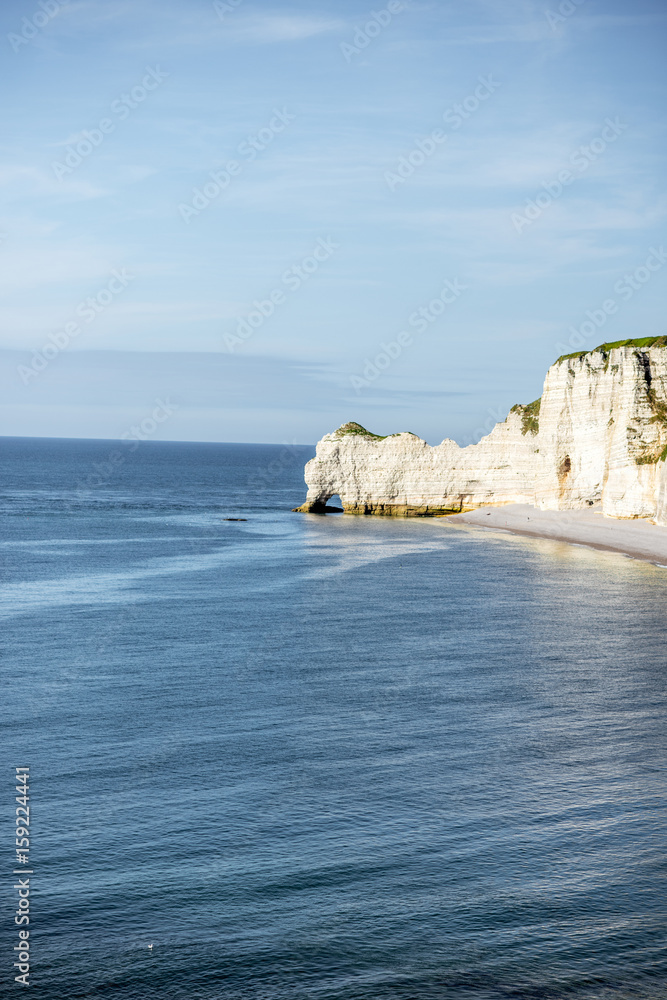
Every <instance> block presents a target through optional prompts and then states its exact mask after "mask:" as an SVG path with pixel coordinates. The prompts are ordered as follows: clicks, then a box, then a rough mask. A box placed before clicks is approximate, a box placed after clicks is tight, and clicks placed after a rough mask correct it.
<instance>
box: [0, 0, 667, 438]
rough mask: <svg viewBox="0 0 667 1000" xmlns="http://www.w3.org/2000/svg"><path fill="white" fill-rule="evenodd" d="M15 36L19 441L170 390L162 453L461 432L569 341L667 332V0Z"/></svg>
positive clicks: (267, 18) (100, 7) (4, 211)
mask: <svg viewBox="0 0 667 1000" xmlns="http://www.w3.org/2000/svg"><path fill="white" fill-rule="evenodd" d="M0 22H1V24H0V44H3V45H4V49H5V52H4V58H3V60H2V78H3V83H4V88H5V95H4V100H3V102H2V111H1V112H0V113H1V114H2V117H3V119H4V121H3V129H2V135H3V137H4V138H3V143H2V156H1V161H0V177H1V178H2V181H3V184H2V192H3V193H2V199H3V200H2V206H0V255H1V259H2V265H3V266H2V269H1V271H0V281H1V282H2V285H3V288H2V291H3V295H2V305H1V306H0V327H1V334H2V340H1V342H0V348H1V350H0V385H1V386H2V396H1V398H2V404H1V405H2V414H1V419H2V426H1V430H2V433H4V434H19V435H20V434H26V435H49V436H51V435H55V436H71V437H119V436H121V435H122V434H123V433H124V432H125V431H127V429H128V427H129V426H131V425H132V424H133V423H134V422H136V421H137V420H138V419H141V418H144V417H145V416H146V415H148V414H150V412H151V411H152V409H153V407H154V406H155V405H156V403H155V400H156V399H158V398H165V397H169V399H170V400H171V401H172V403H173V413H172V415H171V416H170V418H169V420H165V421H164V422H162V423H161V424H160V426H159V427H158V428H157V431H156V432H155V436H156V437H162V438H165V439H184V440H188V439H189V440H219V441H265V442H279V443H280V442H293V441H298V442H314V441H315V440H316V439H317V438H318V437H320V436H321V435H322V434H323V433H325V432H326V431H328V430H332V429H333V428H334V427H336V426H338V425H339V424H341V423H343V422H344V421H346V420H348V419H356V420H359V421H360V422H362V423H364V424H365V425H366V426H369V427H370V428H371V429H372V430H374V431H376V432H378V433H391V432H393V431H395V430H403V429H406V430H408V429H409V430H412V431H414V432H416V433H418V434H420V435H422V436H423V437H425V438H426V439H427V440H428V441H430V442H431V443H437V442H439V441H440V440H442V439H443V438H444V437H454V438H455V439H457V440H459V441H460V442H467V441H470V440H474V439H477V438H478V437H479V436H480V433H481V432H482V429H484V428H485V427H486V429H488V428H489V427H490V426H491V425H492V423H493V422H495V420H496V419H499V418H502V416H503V415H504V413H505V412H506V411H507V409H508V408H509V406H511V405H512V404H513V403H514V402H517V401H523V402H528V401H530V400H532V399H534V398H535V397H536V396H538V395H539V394H540V392H541V387H542V380H543V377H544V373H545V371H546V368H547V367H548V365H549V364H550V363H551V362H552V361H553V360H554V359H555V358H556V357H557V356H558V355H559V354H561V353H563V349H564V348H565V347H570V348H571V349H572V350H574V349H576V348H578V347H579V346H586V347H593V346H595V345H596V344H597V343H600V342H602V341H604V340H615V339H620V338H623V337H629V336H649V335H652V334H655V335H658V334H664V333H665V332H667V331H666V329H665V311H664V290H665V284H666V281H667V263H664V262H663V261H662V257H661V248H662V246H663V243H665V244H667V234H666V233H665V219H666V217H667V193H666V191H665V169H664V154H665V110H664V109H665V75H666V70H665V59H664V53H665V42H666V40H667V38H666V36H667V8H666V7H665V5H664V3H662V2H657V0H636V2H635V3H634V4H632V5H629V4H627V3H620V2H615V0H605V2H602V0H580V2H579V3H576V2H575V0H562V2H560V3H558V2H556V0H466V2H457V3H454V2H439V3H429V2H418V0H413V2H410V3H401V2H400V0H392V3H391V5H390V4H388V3H384V2H379V3H377V4H375V5H371V4H366V3H365V2H361V0H359V2H351V0H337V2H336V3H333V2H329V3H328V4H326V3H318V2H316V0H315V2H313V0H310V2H308V3H306V2H301V3H293V4H285V3H282V2H274V3H270V4H268V3H266V2H265V3H258V2H256V0H240V2H239V0H227V2H225V0H218V2H217V3H216V4H214V3H213V2H204V0H201V2H200V0H188V2H186V0H178V2H175V0H160V2H159V3H157V2H155V3H154V2H152V0H140V2H136V0H135V2H130V0H127V2H124V0H79V2H77V0H72V2H70V3H61V2H60V0H42V3H41V4H40V3H39V0H34V2H33V0H5V3H4V4H3V5H2V9H1V10H0ZM212 174H213V175H214V176H216V177H217V178H218V180H217V181H213V179H212V176H211V175H212ZM559 178H560V179H559ZM196 191H199V192H200V193H199V195H197V194H196ZM661 241H662V242H661ZM654 251H657V256H656V255H653V252H654ZM318 258H319V259H318ZM647 261H649V265H648V266H647V264H646V262H647ZM625 276H627V278H626V277H625ZM447 282H449V284H447ZM452 288H453V289H455V292H452ZM91 299H92V300H93V301H92V302H90V301H89V300H91ZM605 302H606V303H607V304H609V303H610V302H611V303H612V304H613V308H612V307H611V306H610V307H609V311H608V312H607V311H605V310H604V308H603V303H605ZM420 310H421V313H420ZM262 313H264V315H262ZM68 324H69V327H68ZM582 324H583V326H582ZM68 330H69V333H68V332H67V331H68ZM239 331H240V332H239ZM46 345H49V346H48V347H47V346H46ZM54 345H55V346H54ZM45 347H46V350H45ZM376 360H377V361H378V364H375V361H376Z"/></svg>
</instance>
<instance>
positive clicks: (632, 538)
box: [447, 504, 667, 568]
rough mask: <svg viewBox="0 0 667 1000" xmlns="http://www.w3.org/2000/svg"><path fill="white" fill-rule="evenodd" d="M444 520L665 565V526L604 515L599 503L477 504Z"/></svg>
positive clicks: (666, 547)
mask: <svg viewBox="0 0 667 1000" xmlns="http://www.w3.org/2000/svg"><path fill="white" fill-rule="evenodd" d="M447 521H448V522H449V523H454V524H461V525H464V524H465V525H467V526H471V527H477V528H485V529H487V530H494V531H506V532H509V533H510V534H513V535H524V536H526V537H528V538H545V539H547V540H548V541H552V542H565V543H567V544H570V545H584V546H586V547H587V548H591V549H598V550H600V551H603V552H613V553H615V554H616V555H623V556H627V557H629V558H631V559H640V560H641V561H643V562H650V563H653V564H655V565H658V566H661V567H664V568H667V528H663V527H660V526H658V525H656V524H653V523H652V522H651V521H648V520H646V519H645V518H637V519H633V520H625V519H620V518H615V517H605V516H604V514H603V513H602V510H601V505H600V504H596V505H595V506H594V507H588V508H586V509H584V510H538V509H537V508H536V507H531V506H530V504H507V505H506V506H503V507H478V508H477V509H476V510H471V511H466V512H464V513H461V514H451V515H450V516H449V517H448V518H447Z"/></svg>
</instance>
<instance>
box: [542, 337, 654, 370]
mask: <svg viewBox="0 0 667 1000" xmlns="http://www.w3.org/2000/svg"><path fill="white" fill-rule="evenodd" d="M616 347H667V337H640V338H639V339H636V340H615V341H613V343H611V344H600V346H599V347H594V348H593V349H592V350H590V351H574V353H573V354H561V356H560V357H559V358H558V361H557V362H556V364H558V362H560V361H569V359H570V358H583V357H584V356H585V355H586V354H595V353H596V351H601V352H602V353H603V354H609V352H610V351H613V350H614V348H616Z"/></svg>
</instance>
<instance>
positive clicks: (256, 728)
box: [0, 439, 667, 1000]
mask: <svg viewBox="0 0 667 1000" xmlns="http://www.w3.org/2000/svg"><path fill="white" fill-rule="evenodd" d="M114 453H115V457H112V456H113V454H114ZM312 453H313V452H312V449H309V448H280V447H268V446H259V445H257V446H244V445H204V444H202V445H196V444H161V443H149V442H147V443H142V444H141V446H140V447H138V448H137V449H136V451H134V452H132V451H131V450H130V448H129V447H128V446H127V445H119V446H114V445H113V444H111V443H109V442H99V441H98V442H93V441H46V440H17V439H6V440H5V441H4V442H3V444H2V454H3V459H2V467H3V468H2V517H3V528H4V530H3V534H2V543H1V547H2V555H3V560H2V565H3V585H2V595H1V596H2V625H3V636H4V656H3V660H2V671H3V684H2V690H3V699H2V727H3V728H2V740H3V744H2V745H3V761H4V764H5V767H4V768H3V772H2V773H3V774H4V780H3V783H2V789H0V791H1V795H2V809H1V810H0V814H1V816H2V822H1V825H0V834H1V836H2V844H3V845H4V846H3V847H2V856H3V858H4V859H5V861H4V869H3V870H4V872H5V875H4V878H3V900H4V905H3V910H4V913H5V919H4V920H3V936H2V953H1V962H0V967H1V969H2V981H1V982H0V995H2V996H5V995H6V996H10V995H12V996H16V995H19V994H18V991H19V990H21V989H22V987H21V986H20V985H18V984H15V983H14V982H13V975H14V970H13V969H12V967H11V966H12V961H13V952H12V948H13V946H14V944H15V943H16V928H15V927H14V925H13V923H12V915H13V911H14V907H15V902H16V901H15V891H14V890H13V889H12V885H13V879H14V876H13V875H12V874H11V870H12V865H13V843H14V832H13V831H14V784H13V768H14V767H15V766H29V767H30V769H31V780H30V796H31V801H30V805H31V862H32V865H33V868H34V872H35V874H34V875H33V876H32V878H31V889H32V895H31V901H30V903H31V923H30V933H31V937H30V942H31V955H32V959H31V981H32V984H33V993H32V995H34V996H37V997H40V998H49V1000H50V998H59V1000H60V998H67V1000H69V998H77V997H113V998H117V1000H135V998H136V1000H153V998H166V1000H172V998H173V1000H186V998H187V1000H217V998H221V1000H222V998H224V1000H241V998H244V1000H247V998H267V1000H269V998H271V1000H274V998H275V1000H283V998H288V997H289V998H290V1000H329V998H336V1000H338V998H340V1000H348V998H349V1000H353V998H354V1000H357V998H365V1000H376V998H377V1000H421V998H461V1000H508V998H513V1000H514V998H516V1000H560V998H570V997H572V998H581V1000H592V998H596V1000H632V998H640V1000H643V998H656V997H665V996H667V946H666V942H665V931H666V928H667V919H666V917H667V912H666V911H667V906H666V902H665V901H666V899H667V892H666V889H667V884H666V883H667V879H666V874H667V862H666V852H665V826H666V824H665V820H666V809H665V791H666V767H665V765H666V762H667V736H666V726H665V717H666V715H667V691H666V683H665V681H666V659H667V656H666V651H667V644H666V643H665V639H666V635H667V630H666V618H665V610H666V599H667V571H666V570H664V569H660V568H658V567H655V566H651V565H648V564H643V563H639V562H633V561H631V560H628V559H624V558H621V557H619V556H614V555H610V554H606V553H601V552H595V551H589V550H586V549H584V548H577V547H573V546H567V545H561V544H558V543H554V542H547V541H544V542H542V541H535V540H530V539H522V538H518V537H512V536H503V535H502V534H495V535H494V534H492V533H485V532H481V531H478V530H475V529H466V528H457V527H455V526H454V525H451V524H448V522H447V520H446V519H437V520H420V519H418V520H396V521H392V520H383V519H375V518H360V517H348V516H340V515H338V516H337V515H328V516H324V517H317V516H312V515H310V516H302V515H298V514H293V513H291V511H290V508H291V507H293V506H296V505H297V504H298V503H300V502H302V500H303V499H304V495H305V493H304V486H303V472H302V470H303V464H304V462H305V460H306V459H307V458H309V457H310V456H311V455H312ZM228 517H234V518H246V520H245V521H227V520H225V518H228ZM149 944H152V945H153V948H152V949H150V948H149V947H148V946H149Z"/></svg>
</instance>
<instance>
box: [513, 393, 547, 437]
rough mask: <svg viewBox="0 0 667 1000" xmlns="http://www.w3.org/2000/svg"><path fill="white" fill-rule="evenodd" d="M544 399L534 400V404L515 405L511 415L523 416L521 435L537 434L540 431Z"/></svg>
mask: <svg viewBox="0 0 667 1000" xmlns="http://www.w3.org/2000/svg"><path fill="white" fill-rule="evenodd" d="M541 404H542V398H541V397H540V399H534V400H533V402H532V403H527V404H526V405H525V406H524V405H523V403H515V405H514V406H513V407H512V409H511V410H510V413H520V414H521V433H522V434H537V433H538V431H539V429H540V406H541Z"/></svg>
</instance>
